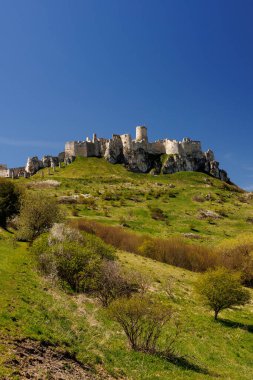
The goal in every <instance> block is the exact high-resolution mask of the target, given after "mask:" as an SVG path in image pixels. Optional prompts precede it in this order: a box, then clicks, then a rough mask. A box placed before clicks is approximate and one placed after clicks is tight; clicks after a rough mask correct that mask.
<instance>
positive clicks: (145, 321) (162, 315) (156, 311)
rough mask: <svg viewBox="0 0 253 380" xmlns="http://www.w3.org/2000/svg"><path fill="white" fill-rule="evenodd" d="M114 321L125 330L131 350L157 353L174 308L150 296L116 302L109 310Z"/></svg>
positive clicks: (134, 297) (137, 296)
mask: <svg viewBox="0 0 253 380" xmlns="http://www.w3.org/2000/svg"><path fill="white" fill-rule="evenodd" d="M109 313H110V316H111V317H112V319H114V320H115V321H116V322H118V323H119V324H120V325H121V327H122V328H123V330H124V332H125V334H126V336H127V339H128V341H129V343H130V345H131V348H132V349H133V350H136V351H142V352H148V353H156V352H158V351H159V350H160V347H159V340H160V338H161V335H162V332H163V328H164V326H165V325H166V324H167V323H168V322H169V320H170V319H171V318H172V308H171V307H170V306H168V305H165V304H164V303H162V302H160V301H158V300H157V299H154V298H152V297H150V296H148V295H146V296H139V295H136V296H133V297H132V298H130V299H125V298H122V299H119V300H116V301H114V302H113V303H112V304H111V305H110V308H109Z"/></svg>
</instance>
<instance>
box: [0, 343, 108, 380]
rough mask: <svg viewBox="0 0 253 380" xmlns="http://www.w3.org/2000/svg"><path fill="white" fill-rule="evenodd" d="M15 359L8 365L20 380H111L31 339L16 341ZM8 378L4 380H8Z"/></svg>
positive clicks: (58, 351)
mask: <svg viewBox="0 0 253 380" xmlns="http://www.w3.org/2000/svg"><path fill="white" fill-rule="evenodd" d="M12 345H13V347H12V348H13V353H14V358H13V359H12V360H11V361H9V362H8V363H6V364H7V366H8V367H11V369H12V370H14V372H15V376H17V377H16V378H19V379H36V380H77V379H78V380H86V379H87V380H98V379H111V377H109V376H107V375H106V374H103V373H100V374H99V375H95V374H93V373H92V372H91V368H89V367H86V366H84V365H83V364H82V363H80V362H78V361H77V360H75V359H74V358H72V357H71V356H70V354H69V353H67V352H64V351H62V350H59V349H56V348H55V347H53V346H50V345H48V344H42V343H40V342H37V341H33V340H30V339H26V340H20V341H14V342H13V343H12ZM8 379H9V378H6V379H4V380H8Z"/></svg>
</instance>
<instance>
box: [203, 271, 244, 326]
mask: <svg viewBox="0 0 253 380" xmlns="http://www.w3.org/2000/svg"><path fill="white" fill-rule="evenodd" d="M196 288H197V291H198V292H199V294H200V295H201V296H202V297H203V299H204V302H205V303H206V305H207V306H208V307H209V308H210V309H211V310H213V311H214V318H215V319H216V320H217V318H218V314H219V312H220V311H221V310H224V309H229V308H232V307H233V306H237V305H244V304H246V303H247V302H249V300H250V293H249V291H248V290H247V289H245V288H243V286H242V285H241V274H240V272H233V271H230V270H228V269H226V268H217V269H215V270H209V271H207V272H206V273H204V274H203V275H202V276H201V278H200V280H199V281H198V282H197V284H196Z"/></svg>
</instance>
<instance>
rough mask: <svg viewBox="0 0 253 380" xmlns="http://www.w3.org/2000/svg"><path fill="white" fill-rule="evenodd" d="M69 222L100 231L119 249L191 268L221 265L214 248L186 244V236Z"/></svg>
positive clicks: (95, 231)
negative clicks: (164, 236) (152, 234)
mask: <svg viewBox="0 0 253 380" xmlns="http://www.w3.org/2000/svg"><path fill="white" fill-rule="evenodd" d="M69 223H70V225H71V226H72V227H75V228H77V229H79V230H81V231H86V232H89V233H93V234H96V235H97V236H99V237H100V238H101V239H102V240H104V241H105V242H106V243H108V244H111V245H112V246H114V247H116V248H118V249H122V250H124V251H128V252H133V253H136V254H139V255H141V256H145V257H149V258H151V259H154V260H157V261H161V262H164V263H167V264H171V265H174V266H178V267H181V268H185V269H188V270H192V271H200V272H201V271H205V270H206V269H207V268H210V267H215V265H216V264H217V260H216V255H215V252H214V250H212V249H209V248H208V247H204V246H202V245H197V244H189V243H186V241H185V239H183V238H179V237H171V238H169V239H160V238H151V237H148V236H145V235H138V234H135V233H133V232H129V231H126V230H125V229H124V228H122V227H114V226H107V225H104V224H101V223H97V222H95V221H88V220H86V219H79V220H71V221H70V222H69Z"/></svg>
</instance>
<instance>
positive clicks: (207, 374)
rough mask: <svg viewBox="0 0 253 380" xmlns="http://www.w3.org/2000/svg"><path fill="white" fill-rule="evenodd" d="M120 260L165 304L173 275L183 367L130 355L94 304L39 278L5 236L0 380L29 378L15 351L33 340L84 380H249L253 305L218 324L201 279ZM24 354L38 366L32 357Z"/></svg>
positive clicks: (125, 257)
mask: <svg viewBox="0 0 253 380" xmlns="http://www.w3.org/2000/svg"><path fill="white" fill-rule="evenodd" d="M118 256H119V259H120V261H121V262H122V263H123V265H124V266H127V267H130V268H135V269H136V270H139V271H141V272H143V273H146V274H148V275H149V277H150V278H151V281H152V289H153V291H154V292H156V293H157V294H158V295H159V296H160V297H166V295H165V293H164V291H163V288H164V284H165V282H166V280H167V278H168V277H169V276H170V277H171V276H172V278H173V294H174V298H173V304H174V307H175V309H176V310H177V313H178V314H179V315H180V319H181V330H182V333H181V336H180V339H179V341H178V344H177V346H178V351H179V353H180V354H181V355H183V356H185V358H186V359H185V361H182V362H180V361H179V362H178V363H177V364H173V363H170V362H168V361H166V360H163V359H161V358H157V357H153V356H150V355H147V354H142V353H136V352H133V351H131V350H130V349H129V348H128V345H127V341H126V339H125V336H124V335H123V333H122V331H121V329H120V327H119V326H118V325H116V324H115V323H114V322H112V321H111V320H110V319H109V318H108V316H107V313H106V310H105V309H102V308H101V307H100V306H99V304H98V303H97V302H96V301H95V300H94V299H92V298H88V297H87V296H84V295H73V294H66V293H64V292H63V291H62V290H61V289H59V288H57V287H55V286H54V285H53V283H52V282H50V281H49V280H46V279H43V278H42V277H40V276H39V274H38V273H37V272H36V269H35V263H34V259H33V257H32V256H31V254H30V253H29V251H28V250H27V247H26V245H25V244H24V243H19V244H18V245H17V246H13V245H12V243H11V240H10V237H9V236H5V237H3V236H2V235H1V240H0V273H1V276H0V287H1V294H0V300H1V310H0V332H1V340H0V350H1V355H0V378H1V379H14V378H17V379H18V378H25V376H24V377H19V376H18V375H17V373H18V371H17V368H18V367H19V365H18V363H20V361H21V359H22V357H20V356H18V357H17V347H18V346H19V345H20V344H21V343H22V342H26V341H27V340H28V339H29V341H30V342H33V340H36V341H39V342H42V344H44V345H45V344H47V345H49V344H50V345H53V347H57V349H59V348H61V350H63V351H65V350H67V351H68V352H69V353H70V354H71V355H72V357H73V358H75V360H76V361H79V362H81V363H83V364H84V365H85V368H89V371H87V376H88V375H89V374H91V375H93V374H94V371H97V372H98V375H97V376H98V377H97V378H98V379H101V378H107V377H106V376H111V377H110V378H122V379H134V380H139V379H150V380H153V379H164V380H165V379H168V378H173V379H215V378H217V377H219V378H221V379H252V377H253V366H252V349H253V341H252V332H253V319H252V311H253V308H252V305H249V306H248V307H244V308H243V309H240V308H238V309H237V310H233V311H225V312H223V313H222V319H221V320H220V321H219V322H215V321H214V320H213V316H212V315H211V313H209V312H208V311H206V309H205V308H203V307H202V306H201V303H200V302H199V299H198V297H197V295H196V294H195V291H194V288H193V284H194V281H196V279H197V277H198V274H193V273H191V272H188V271H185V270H182V269H178V268H174V267H171V266H168V265H165V264H162V263H158V262H154V261H152V260H150V259H146V258H140V257H138V256H135V255H133V254H129V253H124V252H118ZM20 342H21V343H20ZM27 355H28V359H29V357H30V358H31V360H33V361H35V359H34V357H33V355H32V352H31V351H28V353H27ZM29 355H30V356H29ZM6 363H7V364H6ZM8 363H9V364H8ZM29 370H31V368H30V369H29ZM27 372H28V373H29V371H28V370H27ZM15 373H16V375H15ZM41 378H43V377H41ZM44 378H46V377H44ZM49 378H50V377H49ZM53 378H57V377H53ZM73 378H75V377H73ZM87 378H89V377H87ZM108 378H109V377H108Z"/></svg>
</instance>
